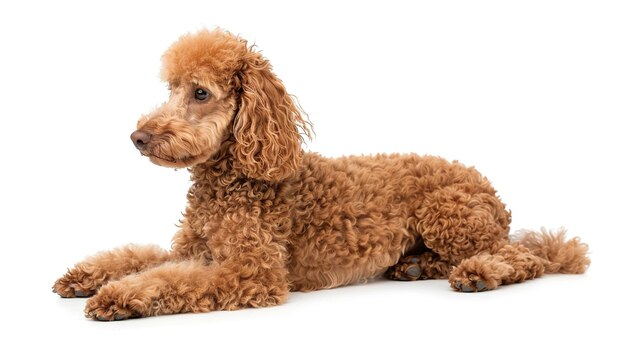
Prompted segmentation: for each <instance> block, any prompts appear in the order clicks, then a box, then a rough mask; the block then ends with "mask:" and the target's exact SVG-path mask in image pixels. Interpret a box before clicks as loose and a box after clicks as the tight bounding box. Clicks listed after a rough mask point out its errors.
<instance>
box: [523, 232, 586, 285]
mask: <svg viewBox="0 0 626 351" xmlns="http://www.w3.org/2000/svg"><path fill="white" fill-rule="evenodd" d="M565 233H566V230H565V229H564V228H560V229H557V230H556V232H554V233H553V232H551V231H548V230H546V229H545V228H541V231H540V232H537V231H532V230H520V231H518V232H517V233H516V235H515V237H516V238H515V239H514V240H513V241H515V242H518V243H520V244H521V245H522V246H524V247H526V248H528V249H529V250H530V251H531V253H532V254H533V255H535V256H538V257H540V258H543V259H545V260H547V261H549V264H546V265H545V270H546V273H569V274H571V273H575V274H580V273H584V272H585V270H586V269H587V267H588V266H589V264H590V263H591V260H590V259H589V257H588V256H587V250H588V249H589V247H588V246H587V244H584V243H581V242H580V238H578V237H575V238H572V239H569V240H566V238H565Z"/></svg>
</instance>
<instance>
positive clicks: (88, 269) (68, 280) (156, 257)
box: [52, 245, 170, 297]
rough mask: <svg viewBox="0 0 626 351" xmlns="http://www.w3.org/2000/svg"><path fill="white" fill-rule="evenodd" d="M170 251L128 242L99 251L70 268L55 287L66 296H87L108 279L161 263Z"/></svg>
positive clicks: (55, 290) (56, 290)
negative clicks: (108, 249) (124, 244)
mask: <svg viewBox="0 0 626 351" xmlns="http://www.w3.org/2000/svg"><path fill="white" fill-rule="evenodd" d="M169 259H170V253H169V252H167V251H165V250H163V249H161V248H159V247H157V246H137V245H128V246H124V247H120V248H117V249H114V250H110V251H105V252H101V253H98V254H96V255H94V256H91V257H88V258H87V259H85V260H84V261H82V262H79V263H77V264H76V265H75V266H74V267H73V268H71V269H68V271H67V273H65V275H63V277H61V278H59V279H58V280H57V281H56V282H55V283H54V286H53V287H52V291H54V292H56V293H57V294H59V295H61V296H62V297H87V296H91V295H93V294H95V293H96V292H97V291H98V289H99V288H100V287H101V286H103V285H104V284H106V283H107V282H108V281H111V280H116V279H119V278H122V277H124V276H126V275H128V274H131V273H136V272H139V271H142V270H144V269H146V268H148V267H153V266H156V265H159V264H161V263H163V262H165V261H167V260H169Z"/></svg>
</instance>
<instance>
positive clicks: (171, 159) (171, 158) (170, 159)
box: [139, 151, 178, 163]
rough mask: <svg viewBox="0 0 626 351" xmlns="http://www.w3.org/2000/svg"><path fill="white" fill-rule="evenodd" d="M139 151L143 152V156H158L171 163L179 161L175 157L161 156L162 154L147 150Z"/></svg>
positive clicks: (159, 158) (157, 157)
mask: <svg viewBox="0 0 626 351" xmlns="http://www.w3.org/2000/svg"><path fill="white" fill-rule="evenodd" d="M139 153H140V154H141V156H146V157H148V158H156V159H158V160H161V161H165V162H169V163H176V161H178V160H176V159H175V158H173V157H165V156H160V155H157V154H154V153H146V152H142V151H140V152H139Z"/></svg>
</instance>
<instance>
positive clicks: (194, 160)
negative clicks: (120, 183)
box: [143, 154, 208, 168]
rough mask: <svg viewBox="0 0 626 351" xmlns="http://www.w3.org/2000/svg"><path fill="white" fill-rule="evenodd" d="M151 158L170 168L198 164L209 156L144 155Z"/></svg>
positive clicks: (155, 162) (159, 164) (156, 163)
mask: <svg viewBox="0 0 626 351" xmlns="http://www.w3.org/2000/svg"><path fill="white" fill-rule="evenodd" d="M143 156H146V157H148V159H150V162H152V163H154V164H155V165H157V166H161V167H168V168H187V167H192V166H194V165H197V164H198V163H202V162H205V161H206V160H207V159H208V157H203V156H202V155H199V156H185V157H172V156H165V155H156V154H148V155H143Z"/></svg>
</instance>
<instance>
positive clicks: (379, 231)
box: [288, 218, 416, 291]
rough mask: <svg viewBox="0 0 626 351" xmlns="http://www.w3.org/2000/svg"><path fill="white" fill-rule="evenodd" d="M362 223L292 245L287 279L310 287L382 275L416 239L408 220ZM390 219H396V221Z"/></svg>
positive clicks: (297, 285) (297, 286) (302, 288)
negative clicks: (408, 227)
mask: <svg viewBox="0 0 626 351" xmlns="http://www.w3.org/2000/svg"><path fill="white" fill-rule="evenodd" d="M364 222H366V223H367V224H364V225H362V227H352V228H347V227H344V228H342V229H343V230H337V228H333V229H334V230H320V231H317V232H316V233H311V235H310V236H308V235H303V236H301V237H299V238H296V240H294V241H293V242H292V243H291V245H290V261H289V264H288V269H289V275H288V279H289V281H290V283H291V286H292V289H293V290H297V291H310V290H317V289H326V288H333V287H337V286H342V285H347V284H352V283H361V282H365V281H367V280H368V279H371V278H374V277H377V276H380V275H381V274H382V273H384V272H385V271H386V270H387V268H388V267H390V266H393V265H394V264H396V263H397V262H398V260H399V259H400V257H401V256H402V255H403V254H404V252H406V251H407V250H408V249H409V248H410V247H411V246H412V245H413V244H414V243H415V239H416V233H413V232H411V231H410V230H408V229H407V224H406V222H407V221H405V220H401V219H399V218H398V219H396V220H394V221H385V222H388V223H385V224H383V223H378V225H377V223H375V222H374V221H372V220H368V221H364ZM389 222H395V225H392V224H390V223H389Z"/></svg>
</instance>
